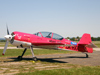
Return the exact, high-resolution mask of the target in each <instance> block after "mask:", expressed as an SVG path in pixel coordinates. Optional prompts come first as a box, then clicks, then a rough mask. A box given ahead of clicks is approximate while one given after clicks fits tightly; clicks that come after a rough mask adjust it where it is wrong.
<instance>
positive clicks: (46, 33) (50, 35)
mask: <svg viewBox="0 0 100 75" xmlns="http://www.w3.org/2000/svg"><path fill="white" fill-rule="evenodd" d="M41 34H42V36H43V37H47V38H51V37H52V33H51V32H41Z"/></svg>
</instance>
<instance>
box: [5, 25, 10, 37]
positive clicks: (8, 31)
mask: <svg viewBox="0 0 100 75" xmlns="http://www.w3.org/2000/svg"><path fill="white" fill-rule="evenodd" d="M6 26H7V25H6ZM7 35H10V33H9V29H8V26H7Z"/></svg>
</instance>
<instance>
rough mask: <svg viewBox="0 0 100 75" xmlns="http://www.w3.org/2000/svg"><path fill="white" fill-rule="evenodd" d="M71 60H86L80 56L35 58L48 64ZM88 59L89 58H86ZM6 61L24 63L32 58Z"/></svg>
mask: <svg viewBox="0 0 100 75" xmlns="http://www.w3.org/2000/svg"><path fill="white" fill-rule="evenodd" d="M71 58H76V59H77V58H80V59H84V58H85V59H86V57H80V56H67V57H58V58H57V57H56V58H37V60H38V61H41V62H50V63H68V62H66V61H64V60H67V59H71ZM88 58H90V57H88ZM8 59H13V60H12V61H8V62H17V61H22V60H26V61H31V60H32V58H29V57H23V58H22V60H19V59H17V57H16V58H8ZM59 59H63V61H62V60H59Z"/></svg>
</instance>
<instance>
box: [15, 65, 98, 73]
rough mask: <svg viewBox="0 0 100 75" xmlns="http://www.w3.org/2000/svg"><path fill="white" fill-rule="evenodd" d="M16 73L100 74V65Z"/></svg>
mask: <svg viewBox="0 0 100 75" xmlns="http://www.w3.org/2000/svg"><path fill="white" fill-rule="evenodd" d="M16 75H100V66H99V67H80V68H71V69H53V70H42V71H35V72H28V73H18V74H16Z"/></svg>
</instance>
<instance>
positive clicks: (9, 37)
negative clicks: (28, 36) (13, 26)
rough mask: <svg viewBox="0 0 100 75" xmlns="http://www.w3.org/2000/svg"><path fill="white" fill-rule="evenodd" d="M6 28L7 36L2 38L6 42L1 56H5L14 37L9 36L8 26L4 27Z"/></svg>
mask: <svg viewBox="0 0 100 75" xmlns="http://www.w3.org/2000/svg"><path fill="white" fill-rule="evenodd" d="M6 27H7V35H6V36H4V37H5V39H6V40H7V41H6V44H5V47H4V50H3V53H2V55H4V54H5V52H6V49H7V46H8V43H9V41H10V40H11V39H12V38H13V37H14V36H15V35H13V36H12V35H10V33H9V29H8V26H7V25H6Z"/></svg>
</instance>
